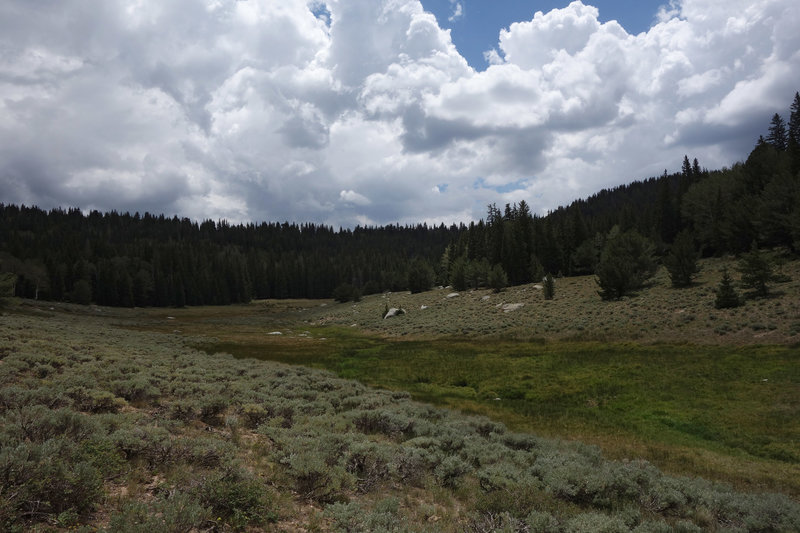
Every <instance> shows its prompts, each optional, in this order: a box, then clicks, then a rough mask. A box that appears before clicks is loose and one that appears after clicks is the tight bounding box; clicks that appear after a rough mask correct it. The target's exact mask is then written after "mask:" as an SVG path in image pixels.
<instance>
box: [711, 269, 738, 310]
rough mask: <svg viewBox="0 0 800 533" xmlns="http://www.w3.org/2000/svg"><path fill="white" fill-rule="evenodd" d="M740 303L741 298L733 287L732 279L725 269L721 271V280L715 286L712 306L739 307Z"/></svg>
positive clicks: (721, 307) (723, 307) (718, 307)
mask: <svg viewBox="0 0 800 533" xmlns="http://www.w3.org/2000/svg"><path fill="white" fill-rule="evenodd" d="M740 305H742V300H741V298H739V295H738V294H737V293H736V289H734V288H733V280H732V279H731V275H730V274H728V270H727V269H726V270H725V271H724V272H723V273H722V280H721V281H720V282H719V286H718V287H717V297H716V299H715V300H714V307H716V308H717V309H728V308H731V307H739V306H740Z"/></svg>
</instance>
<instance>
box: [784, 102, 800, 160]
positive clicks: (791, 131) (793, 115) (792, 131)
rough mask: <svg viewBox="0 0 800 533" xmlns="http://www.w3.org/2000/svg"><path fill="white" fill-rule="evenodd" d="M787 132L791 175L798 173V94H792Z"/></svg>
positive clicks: (799, 141)
mask: <svg viewBox="0 0 800 533" xmlns="http://www.w3.org/2000/svg"><path fill="white" fill-rule="evenodd" d="M787 130H788V132H787V133H788V139H787V140H788V146H787V149H788V150H789V154H790V156H791V158H792V173H793V174H797V172H800V93H797V92H796V93H794V101H793V102H792V106H791V108H790V114H789V126H788V128H787Z"/></svg>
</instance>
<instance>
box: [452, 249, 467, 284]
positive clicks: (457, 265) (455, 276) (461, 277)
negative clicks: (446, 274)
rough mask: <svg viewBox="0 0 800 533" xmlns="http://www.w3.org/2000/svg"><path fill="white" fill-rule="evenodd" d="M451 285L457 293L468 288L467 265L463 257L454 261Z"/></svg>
mask: <svg viewBox="0 0 800 533" xmlns="http://www.w3.org/2000/svg"><path fill="white" fill-rule="evenodd" d="M450 285H452V286H453V288H454V289H455V290H457V291H463V290H466V288H467V265H466V260H465V259H464V258H463V257H459V258H458V259H456V260H455V261H453V264H452V266H451V267H450Z"/></svg>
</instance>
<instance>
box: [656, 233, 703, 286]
mask: <svg viewBox="0 0 800 533" xmlns="http://www.w3.org/2000/svg"><path fill="white" fill-rule="evenodd" d="M698 256H699V254H698V253H697V250H696V249H695V246H694V237H693V236H692V234H691V233H690V232H688V231H682V232H680V233H679V234H678V236H677V237H675V242H673V243H672V248H671V249H670V251H669V254H668V255H667V256H666V257H665V258H664V266H666V267H667V271H668V272H669V277H670V279H671V280H672V286H673V287H688V286H689V285H691V284H692V278H694V276H695V274H696V273H697V259H698Z"/></svg>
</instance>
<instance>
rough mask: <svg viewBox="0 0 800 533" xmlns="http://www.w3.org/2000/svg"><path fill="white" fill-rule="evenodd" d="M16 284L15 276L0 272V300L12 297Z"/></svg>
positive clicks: (10, 273) (11, 273)
mask: <svg viewBox="0 0 800 533" xmlns="http://www.w3.org/2000/svg"><path fill="white" fill-rule="evenodd" d="M16 284H17V275H16V274H14V273H13V272H0V298H2V297H4V296H14V289H15V287H16Z"/></svg>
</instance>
